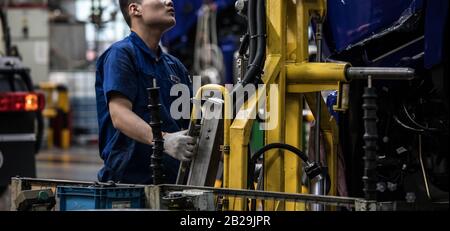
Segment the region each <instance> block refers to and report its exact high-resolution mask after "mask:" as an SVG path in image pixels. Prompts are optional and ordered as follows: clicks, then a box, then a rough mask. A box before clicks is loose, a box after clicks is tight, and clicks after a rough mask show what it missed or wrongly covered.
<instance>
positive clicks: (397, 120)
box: [393, 115, 425, 133]
mask: <svg viewBox="0 0 450 231" xmlns="http://www.w3.org/2000/svg"><path fill="white" fill-rule="evenodd" d="M393 118H394V120H395V122H397V124H399V125H400V126H402V127H403V128H404V129H407V130H410V131H413V132H421V133H423V132H425V130H423V129H417V128H413V127H410V126H408V125H406V124H405V123H403V122H402V121H400V120H399V119H398V117H397V116H396V115H393Z"/></svg>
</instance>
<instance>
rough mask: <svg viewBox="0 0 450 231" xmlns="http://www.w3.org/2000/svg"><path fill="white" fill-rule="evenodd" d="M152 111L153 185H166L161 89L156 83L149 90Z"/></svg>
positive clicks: (149, 107)
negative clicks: (163, 162) (163, 163)
mask: <svg viewBox="0 0 450 231" xmlns="http://www.w3.org/2000/svg"><path fill="white" fill-rule="evenodd" d="M147 90H148V94H149V105H148V109H149V110H150V115H151V119H150V127H151V128H152V133H153V154H152V156H151V164H150V168H151V169H152V177H153V184H154V185H160V184H163V183H164V175H163V165H162V158H163V155H164V139H163V136H162V131H161V126H162V122H161V115H160V110H161V103H160V101H159V87H157V84H156V81H153V87H152V88H148V89H147Z"/></svg>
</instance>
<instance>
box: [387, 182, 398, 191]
mask: <svg viewBox="0 0 450 231" xmlns="http://www.w3.org/2000/svg"><path fill="white" fill-rule="evenodd" d="M387 187H388V189H389V191H391V192H394V191H396V190H397V184H395V183H392V182H388V183H387Z"/></svg>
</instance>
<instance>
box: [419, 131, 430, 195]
mask: <svg viewBox="0 0 450 231" xmlns="http://www.w3.org/2000/svg"><path fill="white" fill-rule="evenodd" d="M419 160H420V167H421V169H422V176H423V181H424V184H425V189H426V190H427V196H428V199H430V200H431V193H430V188H429V186H428V179H427V173H426V171H425V166H424V164H423V158H422V135H419Z"/></svg>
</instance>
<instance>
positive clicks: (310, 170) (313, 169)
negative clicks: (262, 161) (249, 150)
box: [248, 143, 322, 189]
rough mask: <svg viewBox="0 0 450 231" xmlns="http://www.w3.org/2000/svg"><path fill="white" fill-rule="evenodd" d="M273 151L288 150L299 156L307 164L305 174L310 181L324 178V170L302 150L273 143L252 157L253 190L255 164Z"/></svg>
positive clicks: (250, 162)
mask: <svg viewBox="0 0 450 231" xmlns="http://www.w3.org/2000/svg"><path fill="white" fill-rule="evenodd" d="M272 149H284V150H288V151H290V152H292V153H294V154H295V155H297V156H298V157H299V158H300V159H302V161H303V162H305V163H306V167H305V172H306V175H308V178H309V179H314V178H319V179H321V178H322V176H321V174H322V169H321V168H320V167H319V165H318V164H317V163H314V162H310V161H309V158H308V156H307V155H306V154H305V153H304V152H302V151H301V150H300V149H298V148H296V147H294V146H291V145H289V144H282V143H273V144H268V145H266V146H264V147H263V148H261V149H260V150H258V151H257V152H256V153H255V154H253V156H252V157H251V159H250V161H249V168H248V169H249V171H248V176H249V179H248V184H249V185H248V188H250V189H253V187H252V185H250V184H253V182H254V179H255V177H254V169H255V164H256V161H257V160H258V158H260V157H261V156H262V155H263V154H265V153H266V152H267V151H269V150H272Z"/></svg>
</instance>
